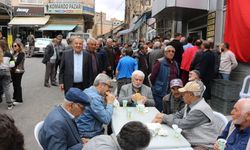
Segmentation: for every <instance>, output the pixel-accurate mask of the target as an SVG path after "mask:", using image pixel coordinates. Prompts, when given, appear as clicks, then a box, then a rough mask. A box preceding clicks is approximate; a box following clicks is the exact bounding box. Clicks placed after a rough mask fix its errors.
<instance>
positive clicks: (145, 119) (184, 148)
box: [112, 107, 192, 150]
mask: <svg viewBox="0 0 250 150" xmlns="http://www.w3.org/2000/svg"><path fill="white" fill-rule="evenodd" d="M127 109H130V111H132V115H131V118H128V116H127ZM148 110H149V111H148V112H147V113H141V112H138V111H137V110H136V108H135V107H127V108H123V107H119V108H114V112H113V115H112V130H113V132H114V133H115V134H116V135H117V134H118V133H119V132H120V130H121V128H122V127H123V125H124V124H126V123H127V122H130V121H141V122H142V123H144V124H146V123H151V122H152V120H153V118H154V117H155V115H156V114H157V113H159V111H158V110H157V109H156V108H155V107H148ZM162 127H163V128H164V129H166V130H167V131H168V136H159V135H156V136H153V137H152V139H151V141H150V144H149V146H148V148H147V150H151V149H153V150H163V149H167V150H192V148H191V145H190V143H189V142H188V141H187V140H186V139H185V138H184V137H183V136H182V135H181V136H180V137H176V136H175V133H174V130H173V129H172V128H170V127H169V126H167V125H165V124H162Z"/></svg>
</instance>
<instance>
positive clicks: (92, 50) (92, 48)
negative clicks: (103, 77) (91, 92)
mask: <svg viewBox="0 0 250 150" xmlns="http://www.w3.org/2000/svg"><path fill="white" fill-rule="evenodd" d="M86 51H87V53H89V54H90V55H91V58H92V59H91V61H92V69H93V74H92V77H93V78H95V77H96V76H97V75H98V74H99V73H101V70H100V69H101V67H100V64H99V62H100V60H98V58H97V53H96V40H95V39H94V38H89V39H88V40H87V48H86ZM91 84H93V82H91Z"/></svg>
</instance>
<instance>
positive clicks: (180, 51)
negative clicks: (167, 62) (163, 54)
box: [168, 33, 184, 66]
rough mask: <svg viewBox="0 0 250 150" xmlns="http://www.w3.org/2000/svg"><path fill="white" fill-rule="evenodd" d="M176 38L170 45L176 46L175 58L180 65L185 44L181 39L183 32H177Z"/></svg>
mask: <svg viewBox="0 0 250 150" xmlns="http://www.w3.org/2000/svg"><path fill="white" fill-rule="evenodd" d="M174 37H175V38H174V40H173V41H171V42H170V43H168V45H172V46H173V47H174V48H175V55H174V60H175V61H176V62H177V63H178V65H179V66H180V65H181V60H182V54H183V52H184V50H183V45H182V44H181V42H180V39H181V33H175V36H174Z"/></svg>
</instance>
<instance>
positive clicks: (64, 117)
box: [38, 88, 89, 150]
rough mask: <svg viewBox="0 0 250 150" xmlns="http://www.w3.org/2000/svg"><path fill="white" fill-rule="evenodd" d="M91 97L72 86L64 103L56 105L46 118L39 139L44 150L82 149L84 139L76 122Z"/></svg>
mask: <svg viewBox="0 0 250 150" xmlns="http://www.w3.org/2000/svg"><path fill="white" fill-rule="evenodd" d="M88 105H89V97H88V95H86V94H85V93H84V92H82V91H81V90H80V89H77V88H70V89H69V90H68V92H67V93H66V95H65V99H64V102H63V104H62V105H60V106H56V107H55V108H54V109H53V110H52V111H51V112H50V113H49V114H48V116H47V117H46V119H45V120H44V123H43V126H42V128H41V130H40V132H39V136H38V137H39V141H40V143H41V145H42V147H43V148H44V150H81V149H82V148H83V142H84V141H83V139H81V138H80V136H79V133H78V129H77V126H76V123H75V118H77V117H79V116H80V115H81V114H82V113H83V112H84V111H85V107H86V106H88Z"/></svg>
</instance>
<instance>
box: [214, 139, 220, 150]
mask: <svg viewBox="0 0 250 150" xmlns="http://www.w3.org/2000/svg"><path fill="white" fill-rule="evenodd" d="M214 150H219V145H218V142H217V141H216V142H215V143H214Z"/></svg>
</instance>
